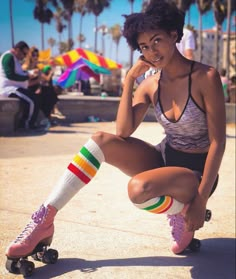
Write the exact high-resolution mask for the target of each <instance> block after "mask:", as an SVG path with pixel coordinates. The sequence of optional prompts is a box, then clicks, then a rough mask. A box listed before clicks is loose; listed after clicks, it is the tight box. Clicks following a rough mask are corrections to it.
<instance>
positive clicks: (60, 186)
mask: <svg viewBox="0 0 236 279" xmlns="http://www.w3.org/2000/svg"><path fill="white" fill-rule="evenodd" d="M104 160H105V158H104V155H103V152H102V150H101V149H100V147H99V146H98V145H97V143H96V142H95V141H93V140H92V139H90V140H89V141H88V142H87V143H86V144H85V145H84V146H83V147H82V148H81V150H80V151H79V153H77V154H76V155H75V156H74V158H73V160H72V162H71V163H70V164H69V165H68V167H67V169H66V171H65V172H64V174H63V176H62V177H61V179H60V180H59V182H58V183H57V185H56V187H55V188H54V190H53V191H52V193H51V194H50V196H49V197H48V199H47V200H46V202H45V203H44V205H45V206H46V205H48V204H50V205H52V206H54V207H55V208H56V209H57V210H60V209H61V208H62V207H63V206H64V205H65V204H66V203H67V202H68V201H69V200H70V199H71V198H72V197H73V196H74V195H75V194H76V193H77V192H78V191H79V190H80V189H81V188H82V187H83V186H84V185H86V184H88V183H89V182H90V180H91V179H92V178H93V177H94V176H95V174H96V173H97V171H98V169H99V167H100V165H101V163H102V162H104Z"/></svg>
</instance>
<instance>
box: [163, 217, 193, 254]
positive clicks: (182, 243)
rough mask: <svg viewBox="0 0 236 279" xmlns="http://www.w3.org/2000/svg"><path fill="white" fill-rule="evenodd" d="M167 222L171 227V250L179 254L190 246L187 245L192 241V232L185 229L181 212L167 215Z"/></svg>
mask: <svg viewBox="0 0 236 279" xmlns="http://www.w3.org/2000/svg"><path fill="white" fill-rule="evenodd" d="M168 219H169V224H170V226H171V227H172V231H171V234H172V237H173V244H172V247H171V250H172V252H173V253H174V254H180V253H182V252H183V251H184V250H185V249H187V248H190V249H191V247H189V245H190V244H191V242H192V241H193V237H194V232H188V231H186V230H185V221H184V216H183V214H182V213H178V214H174V215H168Z"/></svg>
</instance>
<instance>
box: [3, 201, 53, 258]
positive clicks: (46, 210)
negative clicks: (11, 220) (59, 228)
mask: <svg viewBox="0 0 236 279" xmlns="http://www.w3.org/2000/svg"><path fill="white" fill-rule="evenodd" d="M56 213H57V210H56V208H54V207H53V206H50V205H48V206H47V207H45V206H44V205H42V206H41V207H40V208H39V210H38V211H36V212H35V213H34V214H33V215H32V216H31V221H30V222H29V224H27V226H26V227H25V229H24V230H23V231H22V233H21V234H20V235H19V236H18V237H17V238H16V239H15V241H13V242H12V243H11V244H10V245H9V247H8V248H7V250H6V256H7V258H8V259H20V258H24V257H27V256H29V255H32V254H33V252H34V250H36V247H37V246H39V245H41V246H49V245H50V244H51V242H52V238H53V233H54V224H53V220H54V217H55V215H56Z"/></svg>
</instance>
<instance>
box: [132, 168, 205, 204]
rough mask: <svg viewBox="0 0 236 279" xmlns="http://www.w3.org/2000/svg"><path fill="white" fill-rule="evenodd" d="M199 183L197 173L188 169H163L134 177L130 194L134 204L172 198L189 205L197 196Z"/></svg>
mask: <svg viewBox="0 0 236 279" xmlns="http://www.w3.org/2000/svg"><path fill="white" fill-rule="evenodd" d="M199 183H200V181H199V178H198V176H197V175H196V172H194V171H192V170H190V169H188V168H184V167H172V166H171V167H162V168H158V169H154V170H148V171H145V172H142V173H139V174H137V175H136V176H134V177H132V179H131V180H130V182H129V185H128V193H129V197H130V199H131V200H132V201H133V202H134V203H142V202H145V201H147V200H149V199H151V198H155V197H160V196H171V197H173V198H175V199H177V200H178V201H180V202H183V203H188V202H190V201H191V200H192V199H193V197H194V196H195V195H196V193H197V190H198V186H199Z"/></svg>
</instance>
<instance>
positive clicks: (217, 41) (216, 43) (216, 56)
mask: <svg viewBox="0 0 236 279" xmlns="http://www.w3.org/2000/svg"><path fill="white" fill-rule="evenodd" d="M219 29H220V28H219V24H216V32H215V51H214V53H215V68H216V69H217V70H218V66H219Z"/></svg>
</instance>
